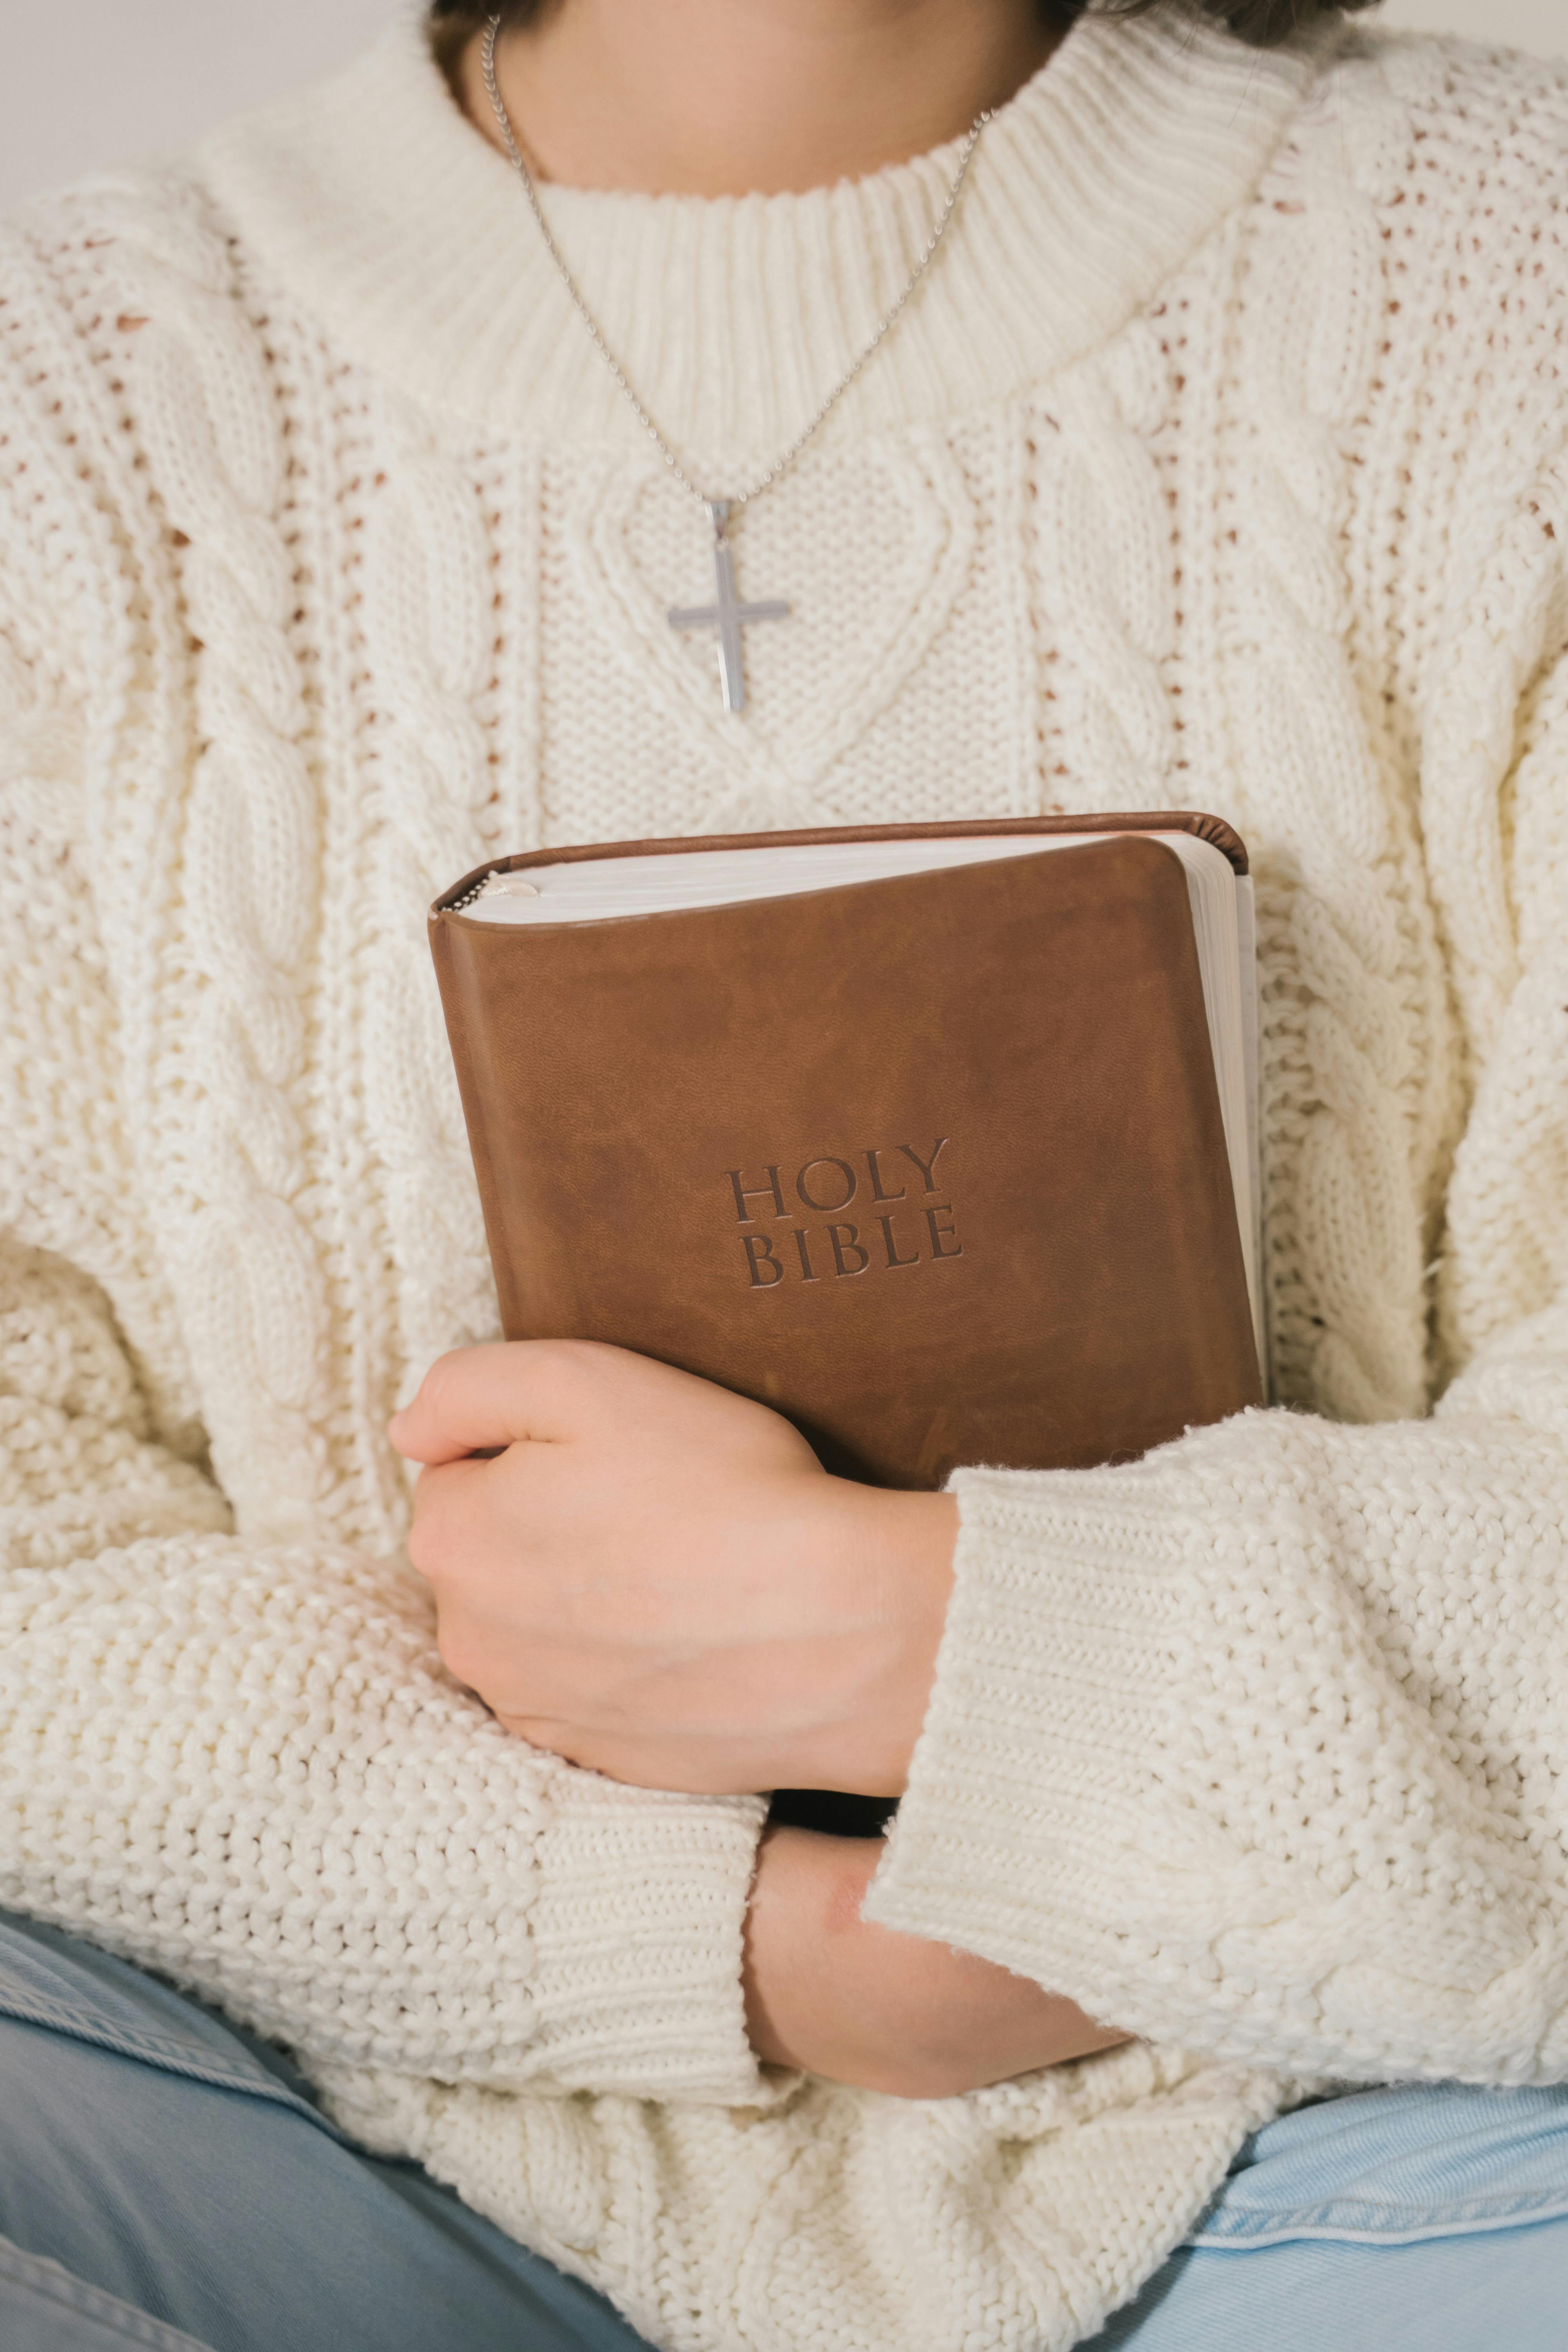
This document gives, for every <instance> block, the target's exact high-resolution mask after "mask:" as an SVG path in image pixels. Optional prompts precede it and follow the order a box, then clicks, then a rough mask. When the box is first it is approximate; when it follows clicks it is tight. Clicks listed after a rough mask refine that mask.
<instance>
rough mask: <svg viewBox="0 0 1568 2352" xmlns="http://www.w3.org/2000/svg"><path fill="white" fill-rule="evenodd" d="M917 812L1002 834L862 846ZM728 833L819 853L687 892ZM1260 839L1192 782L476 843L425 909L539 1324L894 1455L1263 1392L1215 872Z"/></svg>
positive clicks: (1014, 1462) (1037, 1458) (1072, 1429)
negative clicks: (1209, 921) (666, 830)
mask: <svg viewBox="0 0 1568 2352" xmlns="http://www.w3.org/2000/svg"><path fill="white" fill-rule="evenodd" d="M1160 836H1163V838H1162V837H1160ZM891 844H922V845H929V846H927V847H925V848H922V849H921V850H920V851H919V853H918V854H919V855H920V856H926V857H937V856H942V857H945V856H959V855H960V854H961V852H960V850H959V849H958V848H957V847H956V846H949V845H958V844H965V845H969V846H968V847H966V848H964V849H963V851H962V855H963V856H965V857H967V858H969V859H970V860H971V862H967V863H958V864H947V865H942V866H932V867H930V868H928V869H927V870H919V871H913V872H886V871H882V870H880V868H879V869H878V870H876V871H875V872H873V873H872V874H871V876H870V878H865V877H864V871H863V869H864V868H865V867H866V866H867V865H868V863H869V864H871V865H873V866H875V864H876V861H877V860H878V859H883V860H885V859H886V858H887V857H888V856H889V855H891V854H892V853H890V852H889V851H887V850H886V849H884V848H879V847H878V846H877V845H891ZM1058 844H1059V845H1058ZM1205 845H1206V846H1205ZM1047 849H1048V850H1049V853H1050V854H1048V855H1047V854H1044V853H1045V852H1046V850H1047ZM781 851H783V852H786V853H788V856H785V857H784V859H783V860H782V861H781V860H780V859H779V858H777V857H776V856H775V857H774V858H773V865H772V866H760V867H759V866H756V865H755V864H754V863H752V864H744V863H742V864H741V865H739V866H738V865H737V862H736V854H737V853H748V854H750V856H751V857H752V859H753V860H754V859H755V857H756V856H758V855H759V854H767V853H777V852H781ZM851 851H852V852H853V855H851V854H849V853H850V852H851ZM805 852H822V853H825V856H822V857H817V858H816V859H811V858H806V859H804V862H803V853H805ZM1178 852H1180V854H1178ZM1216 852H1217V853H1218V857H1217V858H1216V857H1215V853H1216ZM915 854H917V853H915V852H913V851H905V850H900V851H899V852H898V853H897V855H898V856H912V855H915ZM704 856H709V857H713V858H715V859H716V860H717V861H718V863H716V864H715V865H714V866H711V867H709V866H704V867H702V868H701V876H706V875H708V874H710V873H712V874H715V875H719V874H722V875H724V876H726V877H729V878H728V880H727V882H726V884H725V887H726V888H728V889H731V890H733V889H734V888H736V887H742V886H738V885H736V883H735V881H734V877H735V875H736V874H737V873H739V874H741V875H742V876H743V877H756V876H758V875H761V876H762V877H763V880H762V881H761V882H757V881H755V880H754V879H753V880H751V881H748V882H746V883H745V884H744V886H743V887H747V888H764V889H765V888H767V887H769V885H768V882H767V879H766V877H767V876H768V875H769V874H770V873H771V874H773V876H774V877H775V879H776V877H777V875H778V873H780V872H781V871H783V870H784V868H788V871H789V876H790V877H791V878H790V882H789V887H787V889H784V890H782V891H781V892H780V893H779V894H778V895H766V896H742V897H740V898H731V901H730V902H729V903H721V904H705V905H704V904H700V905H691V904H689V903H685V900H688V899H689V898H690V896H691V895H692V890H693V887H694V886H693V884H692V882H691V878H690V877H691V874H692V870H693V867H692V861H693V860H694V859H696V858H699V857H704ZM665 859H673V860H674V861H675V863H674V865H673V866H668V867H666V866H663V865H661V864H654V863H651V862H649V861H656V860H665ZM792 861H793V863H792ZM1205 861H1206V863H1205ZM1222 861H1223V862H1222ZM578 867H581V868H582V869H583V870H582V871H581V872H576V873H574V868H578ZM1246 867H1247V858H1246V852H1245V850H1244V849H1243V847H1242V845H1241V843H1240V841H1239V840H1238V839H1237V836H1236V835H1235V834H1234V833H1233V832H1232V831H1231V830H1230V828H1229V827H1228V826H1227V825H1226V824H1223V823H1222V822H1220V821H1219V820H1218V819H1216V818H1213V817H1207V816H1198V815H1189V814H1180V815H1171V814H1161V815H1158V816H1103V817H1098V818H1087V817H1073V818H1070V819H1061V818H1033V819H1017V820H1015V819H1008V820H1005V821H1004V822H1002V823H995V824H967V825H964V824H959V825H946V826H934V825H933V826H887V827H880V828H862V829H858V830H850V831H845V832H840V833H815V834H791V835H744V836H742V837H739V838H734V839H724V840H714V841H706V842H704V841H690V840H682V841H670V842H631V843H623V844H616V845H613V846H610V847H605V846H602V845H595V846H590V847H584V848H582V849H566V850H562V849H551V850H541V851H536V852H531V853H530V854H529V855H527V856H518V857H510V858H504V859H501V860H499V861H497V862H496V863H495V864H494V865H492V866H486V867H484V868H482V869H480V870H479V872H478V873H475V874H471V875H468V876H467V877H465V878H464V880H463V881H461V882H459V883H458V884H457V885H456V886H455V887H454V888H453V889H451V890H450V891H449V892H447V895H446V897H445V898H442V899H441V900H439V901H438V902H437V906H436V907H435V908H433V909H432V913H431V919H430V936H431V944H432V948H433V950H434V954H435V959H436V965H437V972H438V974H439V978H440V984H441V992H442V997H443V1001H444V1003H445V1007H446V1014H447V1027H448V1030H449V1033H450V1035H451V1041H452V1050H453V1053H454V1055H455V1056H456V1060H457V1066H458V1078H459V1081H460V1084H461V1087H462V1096H463V1105H464V1109H465V1112H466V1114H467V1118H468V1133H469V1137H470V1139H471V1142H472V1146H473V1153H474V1161H475V1166H476V1168H477V1171H478V1174H479V1189H480V1192H481V1195H482V1197H483V1202H484V1211H485V1218H486V1223H487V1227H488V1232H489V1245H490V1253H491V1256H492V1259H493V1262H494V1266H495V1276H496V1286H497V1289H498V1292H499V1295H500V1309H501V1320H502V1325H503V1328H504V1329H505V1331H506V1333H507V1335H508V1336H509V1338H512V1339H541V1338H576V1339H602V1340H608V1341H612V1342H614V1343H615V1344H616V1345H617V1346H620V1347H625V1348H633V1349H638V1350H640V1351H641V1352H642V1353H644V1354H646V1355H650V1356H655V1357H659V1358H661V1359H663V1360H665V1361H666V1362H668V1363H671V1364H677V1365H680V1366H683V1367H684V1368H685V1369H687V1370H689V1371H693V1372H699V1373H701V1374H703V1375H704V1376H705V1377H706V1378H708V1379H710V1380H715V1381H721V1382H723V1383H724V1384H725V1385H726V1386H727V1387H730V1388H732V1389H736V1390H739V1391H742V1392H743V1393H744V1394H746V1395H748V1396H752V1397H756V1398H760V1399H761V1400H762V1401H763V1402H765V1403H767V1404H770V1405H773V1406H775V1407H776V1408H777V1409H778V1410H779V1411H780V1412H784V1413H786V1414H787V1415H788V1416H789V1418H790V1419H791V1420H792V1421H794V1422H795V1423H796V1424H797V1425H798V1427H799V1428H800V1429H801V1430H803V1431H804V1432H805V1435H806V1436H807V1437H808V1438H809V1439H810V1441H811V1443H812V1444H813V1445H814V1446H815V1447H816V1450H817V1453H818V1454H819V1455H820V1457H821V1459H822V1460H823V1462H824V1463H825V1464H826V1465H827V1466H828V1467H829V1468H831V1469H834V1470H837V1471H842V1472H844V1473H846V1474H847V1475H851V1476H854V1477H857V1478H862V1479H868V1480H871V1481H874V1482H877V1483H880V1484H886V1485H892V1486H920V1487H933V1486H940V1485H941V1483H942V1481H943V1479H945V1477H946V1476H947V1475H948V1473H949V1472H950V1471H951V1470H952V1469H953V1468H954V1467H955V1465H961V1464H964V1463H988V1464H992V1465H1004V1466H1008V1467H1016V1468H1024V1469H1026V1468H1034V1467H1052V1466H1071V1465H1086V1464H1092V1463H1098V1462H1105V1461H1108V1460H1113V1459H1115V1460H1124V1459H1131V1458H1132V1457H1135V1456H1137V1455H1139V1454H1142V1453H1143V1452H1144V1451H1145V1450H1146V1449H1147V1448H1148V1447H1150V1446H1152V1445H1157V1444H1161V1443H1162V1442H1163V1440H1165V1439H1167V1438H1171V1437H1174V1436H1176V1435H1178V1434H1179V1433H1181V1432H1182V1431H1183V1430H1184V1428H1186V1427H1187V1426H1189V1425H1190V1424H1193V1423H1204V1422H1213V1421H1217V1420H1219V1419H1221V1418H1222V1417H1223V1416H1225V1415H1226V1414H1228V1413H1232V1412H1236V1411H1237V1410H1238V1409H1239V1408H1240V1407H1242V1406H1244V1405H1247V1404H1251V1403H1254V1402H1257V1401H1258V1397H1259V1394H1260V1385H1259V1370H1258V1328H1257V1325H1256V1322H1255V1315H1254V1306H1253V1303H1252V1300H1251V1298H1250V1297H1249V1287H1248V1265H1249V1257H1250V1258H1252V1259H1253V1260H1254V1261H1255V1256H1256V1252H1255V1249H1254V1247H1253V1244H1252V1241H1251V1234H1250V1222H1249V1220H1250V1212H1249V1209H1248V1208H1247V1205H1246V1204H1245V1203H1242V1204H1241V1205H1240V1206H1238V1202H1239V1201H1240V1196H1241V1194H1242V1193H1243V1192H1245V1191H1246V1189H1247V1174H1246V1170H1247V1160H1246V1152H1247V1143H1246V1139H1245V1137H1243V1136H1241V1135H1239V1134H1238V1131H1237V1121H1238V1118H1241V1113H1240V1112H1238V1110H1237V1108H1236V1104H1237V1079H1236V1072H1235V1069H1234V1067H1230V1068H1229V1069H1228V1073H1227V1070H1226V1068H1223V1067H1221V1066H1220V1064H1221V1063H1225V1062H1226V1060H1227V1059H1228V1062H1229V1063H1230V1064H1234V1062H1235V1052H1234V1050H1229V1049H1227V1054H1222V1055H1220V1063H1216V1050H1217V1045H1216V1041H1217V1040H1218V1037H1219V1029H1218V1027H1216V1020H1217V1018H1218V1016H1217V1015H1216V1013H1215V989H1216V986H1217V982H1216V980H1215V974H1214V973H1213V972H1211V974H1210V986H1209V992H1208V994H1207V995H1205V978H1204V972H1203V971H1202V969H1201V968H1200V954H1199V930H1197V929H1194V909H1195V908H1198V904H1199V892H1198V885H1197V883H1196V882H1194V880H1193V878H1192V876H1193V873H1194V871H1197V870H1198V869H1200V868H1201V869H1202V874H1201V875H1200V879H1201V878H1203V876H1207V877H1208V880H1207V882H1206V883H1205V887H1208V889H1209V897H1208V898H1206V899H1205V900H1204V901H1203V905H1204V906H1205V908H1206V907H1209V906H1210V905H1211V904H1212V905H1220V906H1221V912H1222V913H1223V911H1224V908H1223V905H1221V900H1223V898H1224V892H1221V894H1220V898H1219V899H1216V898H1215V894H1214V887H1212V886H1213V877H1214V873H1218V874H1219V875H1220V876H1221V877H1223V880H1224V885H1225V889H1226V890H1227V891H1230V892H1232V893H1233V894H1234V893H1235V881H1234V877H1237V876H1242V875H1245V873H1246ZM1211 868H1212V869H1213V871H1212V872H1211V870H1210V869H1211ZM857 872H860V873H861V877H862V878H851V879H842V880H837V879H829V880H827V881H826V882H825V881H824V880H823V877H824V876H825V875H837V874H839V873H844V874H855V873H857ZM669 874H677V875H678V876H679V875H684V877H685V880H684V882H682V883H680V884H679V887H676V886H674V885H668V884H667V883H663V882H661V881H660V879H659V877H666V876H668V875H669ZM802 876H805V877H813V878H809V879H808V880H805V881H803V880H802V878H801V877H802ZM656 886H657V887H656ZM661 889H662V890H663V893H664V895H663V896H662V898H661V896H660V890H661ZM574 890H575V891H576V897H575V898H573V895H572V894H573V892H574ZM683 893H684V897H683ZM628 894H629V896H628ZM639 894H642V895H641V896H640V897H639ZM699 895H700V891H699ZM1237 895H1238V894H1237ZM645 907H651V908H652V910H651V911H645V910H641V909H642V908H645ZM627 908H630V909H631V910H630V911H626V909H627ZM1205 919H1206V918H1205ZM1231 924H1232V928H1231V929H1230V931H1229V932H1228V933H1226V935H1225V936H1226V937H1228V938H1229V939H1230V940H1231V942H1232V944H1231V948H1230V950H1229V953H1230V956H1231V960H1232V962H1233V964H1234V962H1235V959H1236V954H1237V949H1236V945H1235V941H1236V937H1237V934H1236V930H1235V917H1234V914H1233V916H1232V918H1231ZM1200 929H1201V927H1200ZM1205 936H1206V935H1205ZM1216 936H1217V934H1216ZM1222 949H1223V940H1222ZM1215 952H1216V953H1218V952H1220V950H1215ZM1211 960H1212V959H1211ZM1220 977H1221V978H1226V977H1228V979H1229V982H1230V984H1231V990H1232V994H1233V995H1237V997H1238V1001H1239V994H1240V992H1241V981H1240V978H1239V977H1238V975H1237V971H1234V970H1233V971H1231V972H1230V973H1229V974H1228V975H1225V974H1221V975H1220ZM1220 1026H1223V1023H1221V1024H1220ZM1234 1032H1235V1020H1234V1017H1233V1018H1232V1021H1231V1034H1232V1047H1234ZM1222 1081H1224V1082H1225V1084H1226V1086H1227V1087H1228V1093H1227V1095H1226V1102H1227V1103H1228V1104H1229V1106H1230V1108H1229V1117H1228V1129H1227V1116H1226V1108H1224V1107H1222Z"/></svg>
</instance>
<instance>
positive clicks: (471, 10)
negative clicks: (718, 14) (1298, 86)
mask: <svg viewBox="0 0 1568 2352" xmlns="http://www.w3.org/2000/svg"><path fill="white" fill-rule="evenodd" d="M539 5H540V0H489V5H484V0H432V6H431V12H430V13H431V15H432V16H438V17H446V18H451V19H457V20H458V21H460V22H464V23H467V24H470V25H482V24H483V23H484V21H485V19H486V18H487V17H488V16H500V17H502V18H503V19H504V20H505V22H506V23H508V24H510V25H521V24H525V23H526V22H527V20H528V18H529V17H530V16H536V15H537V14H538V10H539ZM1172 5H1174V6H1179V7H1184V8H1188V9H1191V10H1193V11H1194V13H1196V14H1197V15H1199V16H1217V17H1218V18H1219V19H1220V21H1221V22H1222V23H1223V24H1226V25H1228V26H1230V29H1231V31H1232V32H1233V33H1237V34H1239V36H1240V37H1241V38H1242V39H1243V40H1244V41H1251V42H1253V43H1254V44H1255V45H1256V46H1257V47H1259V48H1266V47H1268V44H1269V42H1271V41H1282V40H1283V39H1284V38H1285V37H1286V35H1287V34H1288V33H1292V32H1295V31H1297V30H1298V29H1299V28H1300V26H1306V25H1310V24H1311V23H1312V22H1313V21H1314V20H1315V19H1316V18H1319V17H1322V16H1340V15H1341V14H1342V13H1343V12H1344V11H1345V10H1348V9H1355V8H1367V7H1373V6H1375V5H1376V0H1040V7H1041V12H1042V14H1043V15H1045V16H1055V17H1058V18H1061V19H1063V20H1064V21H1065V20H1068V19H1070V18H1071V17H1074V16H1085V15H1087V14H1088V12H1089V10H1090V9H1091V8H1092V9H1095V10H1096V11H1097V12H1098V13H1099V14H1100V15H1102V16H1143V15H1145V14H1146V13H1147V12H1148V10H1150V9H1151V8H1159V7H1165V6H1172Z"/></svg>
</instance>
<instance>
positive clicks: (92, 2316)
mask: <svg viewBox="0 0 1568 2352" xmlns="http://www.w3.org/2000/svg"><path fill="white" fill-rule="evenodd" d="M5 2280H9V2281H10V2282H11V2283H12V2284H14V2285H17V2286H22V2287H25V2288H26V2290H27V2291H28V2293H29V2294H35V2295H37V2298H38V2299H39V2301H40V2302H45V2303H51V2304H54V2305H56V2306H57V2307H58V2309H59V2310H62V2311H68V2312H71V2313H73V2314H74V2315H75V2316H76V2317H77V2318H79V2319H88V2320H90V2321H91V2322H92V2323H93V2325H94V2326H95V2327H100V2328H102V2329H103V2331H104V2332H105V2333H106V2334H108V2333H112V2334H113V2335H115V2336H119V2337H120V2338H121V2340H122V2341H123V2342H125V2343H127V2344H140V2345H141V2346H142V2347H143V2352H211V2347H209V2346H207V2345H205V2344H203V2343H201V2342H200V2340H199V2339H198V2338H197V2337H196V2336H186V2335H185V2334H184V2332H183V2331H182V2330H181V2329H179V2328H177V2327H169V2326H165V2325H164V2323H163V2320H161V2319H154V2318H153V2315H152V2313H151V2312H147V2311H138V2310H137V2309H136V2307H135V2305H133V2304H129V2303H121V2300H120V2298H119V2296H118V2295H112V2294H107V2293H106V2292H105V2291H104V2289H103V2288H102V2287H97V2286H89V2284H87V2282H86V2281H85V2280H84V2279H79V2278H75V2277H73V2276H72V2274H71V2273H70V2272H69V2271H68V2270H66V2269H64V2268H63V2267H62V2266H61V2264H60V2263H55V2262H50V2261H49V2260H48V2258H47V2256H46V2255H43V2254H30V2253H28V2252H27V2251H26V2248H25V2247H22V2246H18V2245H16V2243H15V2242H13V2241H12V2240H11V2239H9V2238H0V2282H4V2281H5Z"/></svg>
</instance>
